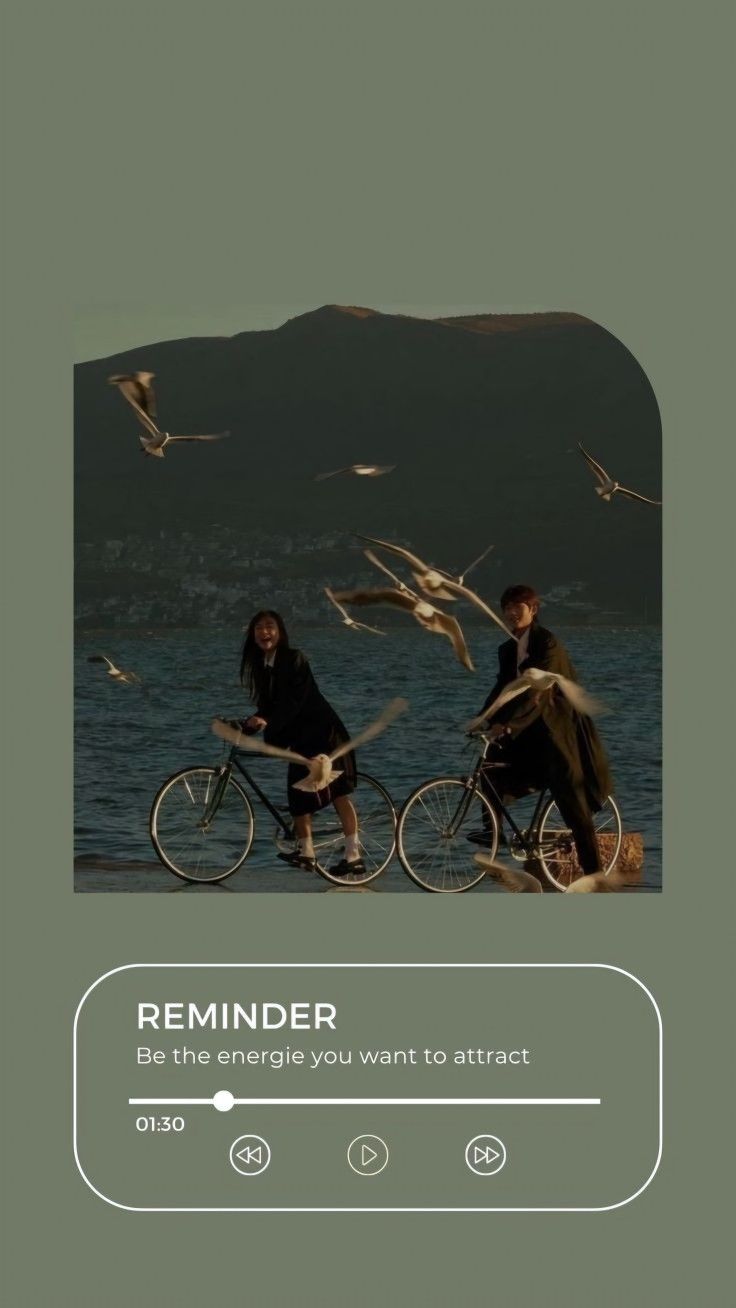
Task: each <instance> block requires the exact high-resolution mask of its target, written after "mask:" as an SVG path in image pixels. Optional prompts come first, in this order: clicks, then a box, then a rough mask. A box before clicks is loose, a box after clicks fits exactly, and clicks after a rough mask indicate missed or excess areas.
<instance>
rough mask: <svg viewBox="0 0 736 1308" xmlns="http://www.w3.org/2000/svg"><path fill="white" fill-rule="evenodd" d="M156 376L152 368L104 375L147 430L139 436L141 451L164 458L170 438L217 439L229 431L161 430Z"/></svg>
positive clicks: (188, 439) (186, 439) (178, 439)
mask: <svg viewBox="0 0 736 1308" xmlns="http://www.w3.org/2000/svg"><path fill="white" fill-rule="evenodd" d="M155 376H156V374H155V373H154V372H133V373H130V374H126V373H114V374H113V376H112V377H108V379H107V380H108V382H109V384H110V385H111V386H117V388H118V390H119V391H120V394H121V395H123V396H124V398H125V399H126V400H127V401H128V404H130V405H131V407H132V408H133V409H134V410H135V412H136V413H137V414H138V417H139V419H140V421H141V422H142V423H143V426H144V427H145V428H146V430H147V431H148V432H149V435H148V436H143V435H141V436H139V438H138V439H139V440H140V443H141V447H142V448H141V453H142V454H151V455H153V456H154V457H155V458H157V459H163V457H164V448H165V446H167V445H169V444H170V443H171V442H173V441H220V440H222V439H223V438H224V437H225V436H229V435H230V432H229V431H221V432H218V433H217V434H216V435H214V436H172V435H171V434H170V433H169V432H167V431H160V430H159V428H158V427H157V426H156V423H155V421H154V419H155V418H156V416H157V414H156V397H155V394H154V390H153V384H152V383H153V378H154V377H155Z"/></svg>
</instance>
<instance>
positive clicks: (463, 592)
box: [445, 581, 516, 640]
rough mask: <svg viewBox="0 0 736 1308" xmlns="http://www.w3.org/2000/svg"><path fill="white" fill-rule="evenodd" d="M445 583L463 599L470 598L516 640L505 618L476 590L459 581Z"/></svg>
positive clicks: (471, 602)
mask: <svg viewBox="0 0 736 1308" xmlns="http://www.w3.org/2000/svg"><path fill="white" fill-rule="evenodd" d="M445 584H446V586H447V589H448V590H451V591H452V592H453V593H454V594H455V595H460V596H461V597H462V598H463V599H466V600H468V602H469V603H470V604H474V605H475V607H476V608H477V609H480V611H481V613H485V615H486V617H487V618H490V619H491V621H492V622H495V623H496V626H497V627H500V628H501V630H502V631H505V632H506V635H507V636H510V637H511V639H512V640H516V637H515V636H514V633H513V632H512V631H510V630H509V628H508V627H507V626H506V623H505V622H504V620H503V618H499V616H498V614H497V613H494V612H493V609H492V608H490V607H489V606H488V605H487V604H486V602H485V600H482V599H481V598H480V595H476V593H475V591H474V590H470V589H469V588H468V587H467V586H461V585H460V583H459V582H457V581H447V582H446V583H445Z"/></svg>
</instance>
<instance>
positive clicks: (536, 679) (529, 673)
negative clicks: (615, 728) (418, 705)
mask: <svg viewBox="0 0 736 1308" xmlns="http://www.w3.org/2000/svg"><path fill="white" fill-rule="evenodd" d="M554 686H557V687H559V689H560V690H561V691H562V694H563V695H564V696H565V699H566V700H568V701H569V703H570V704H572V707H573V708H574V709H575V711H576V712H577V713H583V714H585V715H586V716H587V717H595V715H596V714H597V713H605V712H606V711H607V710H606V705H605V704H603V703H601V701H600V700H599V699H596V698H595V697H594V696H593V695H589V694H588V692H587V690H583V687H582V686H579V685H578V683H577V681H571V680H570V678H569V677H563V676H562V674H561V673H559V672H543V671H542V669H541V668H525V669H524V671H523V672H522V674H521V676H520V677H516V679H515V680H514V681H510V682H509V684H508V686H506V687H505V688H504V689H503V690H502V691H501V694H500V695H497V696H496V698H495V699H494V701H493V703H492V704H490V705H489V707H488V708H487V709H485V710H484V711H483V713H481V714H480V715H479V716H478V717H477V718H472V719H471V721H470V722H468V723H467V724H466V727H465V730H466V731H477V730H478V728H479V727H480V726H481V725H482V724H483V723H484V722H487V721H488V719H489V718H492V717H493V716H494V714H495V713H497V712H498V710H499V709H500V708H503V706H504V704H508V702H509V700H511V699H516V696H517V695H523V694H524V692H525V691H527V690H534V691H542V690H551V689H552V688H553V687H554Z"/></svg>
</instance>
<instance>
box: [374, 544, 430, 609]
mask: <svg viewBox="0 0 736 1308" xmlns="http://www.w3.org/2000/svg"><path fill="white" fill-rule="evenodd" d="M363 553H364V554H365V557H366V558H367V559H368V562H369V563H372V564H373V566H374V567H376V568H380V569H381V572H385V574H386V576H387V577H390V578H391V580H392V581H395V582H396V585H397V586H398V588H399V590H400V591H402V592H403V593H405V594H406V595H411V596H413V598H414V599H419V596H418V595H417V593H416V591H414V590H411V588H410V587H409V586H407V585H406V582H404V581H402V580H401V579H400V577H397V576H396V573H395V572H392V571H391V569H390V568H387V567H386V564H385V563H382V562H381V560H380V559H379V558H378V556H377V555H376V554H374V553H373V550H363Z"/></svg>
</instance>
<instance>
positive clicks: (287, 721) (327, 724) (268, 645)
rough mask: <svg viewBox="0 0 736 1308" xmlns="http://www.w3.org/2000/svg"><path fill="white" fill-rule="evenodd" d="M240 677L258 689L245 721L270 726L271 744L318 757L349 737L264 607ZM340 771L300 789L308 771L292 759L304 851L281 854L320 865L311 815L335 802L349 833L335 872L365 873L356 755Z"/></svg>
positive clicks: (277, 619)
mask: <svg viewBox="0 0 736 1308" xmlns="http://www.w3.org/2000/svg"><path fill="white" fill-rule="evenodd" d="M240 680H241V683H242V685H244V686H245V687H246V688H247V689H248V691H249V692H250V694H251V697H252V698H253V700H254V701H255V703H256V705H257V708H256V712H255V713H254V714H253V715H252V716H251V717H249V718H246V720H245V722H244V723H243V727H244V730H246V731H248V732H258V731H261V730H262V731H263V738H264V740H265V741H266V743H267V744H269V745H279V746H280V747H282V748H284V749H292V750H294V752H295V753H298V754H303V755H304V756H305V758H314V757H315V756H316V755H317V754H330V753H332V751H333V750H335V749H336V748H337V746H338V745H341V744H344V742H345V741H347V740H349V739H350V737H349V735H348V732H347V730H346V728H345V726H344V725H343V723H342V722H341V721H340V718H339V717H338V715H337V713H336V712H335V710H334V709H333V708H332V705H331V704H329V703H328V702H327V700H326V699H325V697H324V695H322V694H321V693H320V690H319V688H318V686H317V683H316V681H315V679H314V677H313V676H312V670H311V668H310V666H309V663H308V661H307V659H306V658H305V656H304V655H303V654H302V652H301V650H298V649H292V648H291V646H290V645H289V637H288V635H287V632H286V627H285V626H284V621H283V618H282V617H281V616H280V614H278V613H274V612H273V611H272V610H269V609H262V610H261V611H260V612H258V613H256V614H255V615H254V616H253V617H252V618H251V620H250V623H249V625H248V630H247V632H246V636H245V641H244V643H243V652H242V656H241V660H240ZM338 766H339V768H340V772H341V775H340V776H339V777H338V778H337V780H336V781H334V782H332V783H331V784H330V785H329V786H326V787H325V788H324V790H319V791H316V792H307V791H303V790H295V789H294V782H295V781H301V780H302V779H303V778H304V777H306V776H307V775H308V772H307V769H306V768H304V767H302V765H301V764H298V763H290V764H289V771H288V777H287V795H288V803H289V812H290V813H291V814H292V816H293V818H294V829H295V832H296V837H297V849H296V852H295V853H293V854H279V858H281V859H283V860H284V861H285V862H288V863H292V864H293V865H294V866H296V867H306V868H314V865H315V857H314V844H313V841H312V813H314V812H316V811H317V810H318V809H321V808H324V807H325V805H326V804H330V803H332V804H334V806H335V809H336V810H337V814H338V817H339V819H340V822H341V824H342V829H343V832H344V833H345V857H344V859H343V860H342V861H341V862H340V863H338V864H337V866H336V867H335V868H334V869H333V870H334V871H336V872H346V871H350V872H364V871H365V867H364V865H363V863H362V860H361V858H360V849H359V843H358V819H357V815H356V812H355V808H354V807H353V804H352V802H351V800H350V798H349V796H350V795H351V793H352V791H353V790H354V789H355V754H354V753H353V752H352V751H351V752H350V753H348V754H344V755H343V756H342V758H341V759H340V762H339V765H338Z"/></svg>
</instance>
